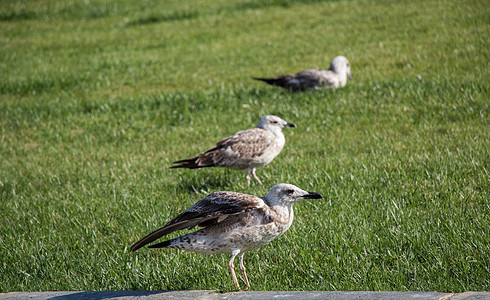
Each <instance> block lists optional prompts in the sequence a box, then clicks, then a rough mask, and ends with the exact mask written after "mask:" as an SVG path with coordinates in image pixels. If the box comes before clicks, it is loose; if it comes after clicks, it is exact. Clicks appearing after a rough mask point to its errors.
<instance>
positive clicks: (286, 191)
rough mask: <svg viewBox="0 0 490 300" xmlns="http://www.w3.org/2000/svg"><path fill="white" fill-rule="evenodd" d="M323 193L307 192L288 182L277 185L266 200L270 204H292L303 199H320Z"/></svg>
mask: <svg viewBox="0 0 490 300" xmlns="http://www.w3.org/2000/svg"><path fill="white" fill-rule="evenodd" d="M320 198H323V197H322V195H321V194H319V193H315V192H307V191H304V190H302V189H300V188H299V187H297V186H294V185H292V184H287V183H280V184H277V185H275V186H274V187H273V188H272V189H271V190H270V191H269V193H268V194H267V196H265V199H266V201H267V202H268V203H269V204H270V205H274V204H279V205H292V204H293V203H295V202H297V201H299V200H303V199H320Z"/></svg>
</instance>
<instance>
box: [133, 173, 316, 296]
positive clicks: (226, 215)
mask: <svg viewBox="0 0 490 300" xmlns="http://www.w3.org/2000/svg"><path fill="white" fill-rule="evenodd" d="M320 198H322V195H320V194H318V193H313V192H306V191H303V190H302V189H300V188H298V187H296V186H294V185H291V184H286V183H281V184H278V185H276V186H274V187H273V188H272V189H271V190H270V191H269V193H268V194H267V196H265V197H256V196H252V195H247V194H241V193H235V192H214V193H212V194H209V195H208V196H206V197H205V198H203V199H201V200H199V201H198V202H197V203H195V204H194V205H193V206H191V207H190V208H189V209H187V210H186V211H184V212H183V213H181V214H180V215H179V216H177V217H176V218H174V219H173V220H171V221H170V222H168V223H167V224H166V225H165V226H163V227H162V228H160V229H158V230H156V231H154V232H152V233H150V234H149V235H147V236H146V237H144V238H143V239H141V240H140V241H139V242H137V243H136V244H134V245H133V246H131V251H136V250H138V249H139V248H141V247H143V246H145V245H146V244H149V243H151V242H153V241H155V240H157V239H158V238H160V237H162V236H164V235H167V234H169V233H172V232H174V231H177V230H181V229H186V228H193V227H194V226H196V225H197V226H200V227H204V228H202V229H200V230H198V231H195V232H192V233H189V234H186V235H182V236H179V237H177V238H174V239H170V240H167V241H164V242H161V243H158V244H153V245H151V246H149V248H174V249H181V250H187V251H191V252H197V253H203V254H218V253H226V254H231V259H230V261H229V263H228V267H229V270H230V273H231V277H232V279H233V282H234V283H235V285H236V287H237V288H238V289H240V285H239V284H238V280H237V277H236V274H235V269H234V264H233V262H234V260H235V257H236V256H237V255H238V258H239V259H240V265H239V267H240V271H241V273H242V275H243V280H244V281H245V284H246V285H247V286H248V287H249V288H250V283H249V281H248V278H247V274H246V273H245V266H244V265H243V255H244V254H245V252H246V251H250V250H255V249H258V248H260V247H262V246H264V245H266V244H267V243H269V242H270V241H272V240H273V239H275V238H276V237H278V236H280V235H282V234H283V233H284V232H286V231H287V230H288V229H289V226H291V223H292V222H293V215H294V213H293V204H294V203H295V202H296V201H299V200H302V199H320Z"/></svg>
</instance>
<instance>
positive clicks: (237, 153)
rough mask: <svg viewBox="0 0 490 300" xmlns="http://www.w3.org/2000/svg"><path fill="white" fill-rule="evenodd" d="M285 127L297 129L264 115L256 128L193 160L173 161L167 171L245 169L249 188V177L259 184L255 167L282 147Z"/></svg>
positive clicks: (265, 161)
mask: <svg viewBox="0 0 490 300" xmlns="http://www.w3.org/2000/svg"><path fill="white" fill-rule="evenodd" d="M284 127H296V125H295V124H294V123H290V122H286V121H284V120H283V119H281V118H279V117H276V116H271V115H268V116H264V117H262V119H260V121H259V124H258V125H257V128H252V129H247V130H242V131H239V132H237V133H235V134H234V135H232V136H229V137H227V138H225V139H222V140H221V141H219V142H218V143H217V144H216V147H214V148H212V149H210V150H208V151H206V152H203V153H201V154H198V155H197V156H195V157H192V158H188V159H183V160H179V161H175V162H173V163H174V164H177V165H175V166H172V167H170V168H187V169H199V168H206V167H226V168H230V169H236V170H245V173H246V178H247V182H248V184H249V185H250V174H252V176H253V177H254V178H255V180H257V182H258V183H260V184H262V182H261V181H260V179H259V178H258V177H257V175H256V174H255V170H256V169H257V168H260V167H263V166H265V165H267V164H268V163H270V162H271V161H272V160H273V159H274V158H275V157H276V156H277V155H278V154H279V153H281V150H282V148H283V147H284V143H285V141H286V140H285V138H284V134H283V133H282V129H283V128H284Z"/></svg>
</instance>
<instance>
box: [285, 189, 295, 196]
mask: <svg viewBox="0 0 490 300" xmlns="http://www.w3.org/2000/svg"><path fill="white" fill-rule="evenodd" d="M286 193H287V194H289V195H291V194H292V193H294V190H286Z"/></svg>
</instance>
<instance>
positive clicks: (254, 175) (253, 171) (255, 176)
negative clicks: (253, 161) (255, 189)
mask: <svg viewBox="0 0 490 300" xmlns="http://www.w3.org/2000/svg"><path fill="white" fill-rule="evenodd" d="M252 175H253V177H254V178H255V180H257V182H258V183H260V184H262V181H260V179H259V177H257V175H256V174H255V168H253V169H252Z"/></svg>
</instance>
